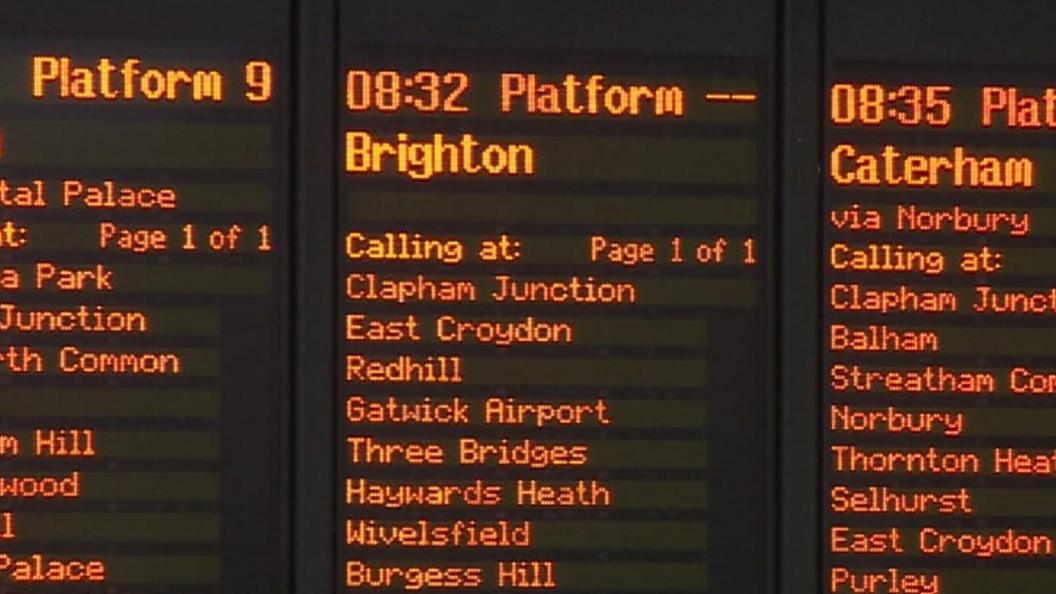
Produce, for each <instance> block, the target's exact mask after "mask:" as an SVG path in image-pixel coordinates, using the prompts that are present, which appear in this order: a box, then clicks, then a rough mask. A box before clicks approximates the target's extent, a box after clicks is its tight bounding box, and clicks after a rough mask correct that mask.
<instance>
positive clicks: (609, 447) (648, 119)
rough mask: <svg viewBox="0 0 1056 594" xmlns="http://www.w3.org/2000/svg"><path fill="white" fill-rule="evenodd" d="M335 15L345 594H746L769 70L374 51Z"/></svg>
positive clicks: (762, 471) (763, 426)
mask: <svg viewBox="0 0 1056 594" xmlns="http://www.w3.org/2000/svg"><path fill="white" fill-rule="evenodd" d="M354 6H355V3H347V4H342V5H341V8H342V19H343V21H342V28H341V30H340V31H339V35H340V42H341V44H340V48H341V50H340V62H339V63H340V78H339V84H338V89H339V93H340V112H341V115H340V117H339V118H338V122H339V141H338V144H339V146H340V149H339V150H340V152H341V155H342V160H341V162H340V163H339V170H340V182H339V185H338V188H339V192H338V200H339V213H340V218H339V225H338V228H339V233H340V236H339V241H340V243H339V245H338V246H337V247H338V250H339V256H340V257H339V262H340V263H339V266H338V270H339V275H340V276H339V279H340V282H339V283H338V287H337V288H338V291H339V293H340V305H339V307H338V314H339V318H338V324H337V331H338V338H339V340H340V342H339V344H340V345H341V348H340V350H339V356H340V358H339V366H338V369H339V375H340V382H339V384H338V389H337V393H338V401H337V404H338V407H337V408H338V413H339V416H338V420H339V426H338V431H337V443H338V445H337V447H338V451H339V452H340V455H339V457H338V472H337V485H338V492H339V501H338V514H337V522H338V531H337V534H338V559H339V560H340V561H341V566H340V569H339V585H340V587H341V588H342V589H347V590H359V589H363V588H376V589H394V590H397V589H399V590H406V589H411V590H413V589H418V588H422V587H431V588H448V589H455V590H466V591H468V590H475V591H495V590H504V589H511V588H512V589H549V590H556V591H596V592H607V591H612V590H616V589H618V590H621V591H634V592H658V591H672V590H675V591H693V590H708V591H720V592H721V591H731V590H736V591H740V592H762V591H763V584H764V583H765V579H764V578H765V575H764V574H761V573H754V574H753V573H745V572H743V570H742V569H741V568H746V567H764V566H765V565H766V563H767V562H768V552H767V544H766V541H765V539H759V538H758V537H757V535H758V534H761V533H763V532H764V531H765V529H766V524H765V522H766V518H767V517H768V513H769V511H768V497H769V495H768V489H769V488H770V480H769V478H768V477H769V474H770V472H771V471H770V459H769V456H770V452H769V450H768V447H769V444H768V439H767V437H766V435H767V434H768V423H769V422H770V417H769V413H768V408H769V402H770V400H771V398H770V394H771V390H772V385H771V381H770V376H769V373H771V372H772V369H773V362H772V360H771V355H770V354H769V353H768V350H767V348H766V345H767V340H768V324H767V322H768V321H769V320H770V319H772V317H773V312H772V310H771V306H772V288H771V287H772V286H771V282H770V277H771V273H770V270H771V258H772V249H773V246H772V243H771V232H770V228H771V224H772V220H773V219H772V210H773V200H772V183H773V181H772V176H771V175H770V174H769V173H768V172H769V171H770V167H769V164H770V163H771V162H772V157H771V150H772V148H771V147H772V136H773V132H772V130H773V120H772V118H771V117H770V115H769V114H770V112H771V107H770V106H771V101H772V92H771V88H772V87H771V76H772V70H771V69H772V66H771V64H770V62H769V58H768V54H767V49H766V48H765V47H764V48H757V50H756V51H757V52H758V53H756V54H753V53H752V52H749V51H746V52H745V55H738V56H731V55H722V54H721V53H717V52H716V53H711V54H709V53H706V52H705V51H703V50H701V51H700V52H699V53H697V52H694V53H687V54H685V55H677V56H669V55H656V53H655V52H652V53H648V52H647V53H637V54H636V53H626V52H614V51H612V48H609V47H606V46H602V45H596V46H593V45H589V46H588V45H585V46H584V47H582V49H579V50H578V51H565V52H555V51H552V49H551V50H549V51H548V48H547V47H546V43H545V37H546V31H545V29H543V28H542V27H539V28H538V29H537V30H532V31H528V30H526V29H529V28H530V27H532V26H533V25H532V24H530V23H529V24H522V26H521V28H520V34H521V35H523V36H526V37H531V36H532V35H538V36H540V39H538V40H536V42H535V43H529V44H521V43H517V42H507V43H501V44H500V45H499V47H496V48H493V49H492V50H491V51H488V52H481V51H478V50H467V49H459V48H452V47H444V44H443V42H442V41H441V43H440V45H439V46H437V45H433V46H416V45H403V44H401V45H398V46H393V45H383V44H382V43H381V41H382V40H384V39H386V38H387V37H391V36H393V35H395V34H396V33H394V30H390V29H389V27H391V26H392V24H393V23H395V22H397V21H398V18H397V16H398V14H397V11H396V10H395V9H393V10H374V11H369V10H368V11H364V10H355V9H353V7H354ZM428 10H429V13H430V15H432V16H433V17H435V18H437V19H440V21H441V22H438V23H437V24H436V26H438V27H441V28H443V27H445V26H446V21H448V20H451V19H450V18H449V17H445V16H444V15H443V14H442V12H441V11H440V10H438V7H430V8H429V9H428ZM478 18H479V20H480V21H481V23H482V24H483V23H484V22H485V18H484V16H479V17H478ZM363 30H367V31H373V32H372V33H370V34H369V37H368V38H366V39H365V38H364V36H363V35H362V34H357V33H359V32H360V31H363ZM422 41H423V42H424V41H428V40H425V39H423V40H422ZM369 42H375V43H373V44H372V43H369ZM726 53H727V54H729V52H726Z"/></svg>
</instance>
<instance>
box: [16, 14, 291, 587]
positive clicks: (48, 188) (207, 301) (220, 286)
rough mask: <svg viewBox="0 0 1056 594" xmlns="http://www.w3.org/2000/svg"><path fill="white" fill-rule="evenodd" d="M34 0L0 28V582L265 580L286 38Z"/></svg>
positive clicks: (275, 407)
mask: <svg viewBox="0 0 1056 594" xmlns="http://www.w3.org/2000/svg"><path fill="white" fill-rule="evenodd" d="M33 4H34V6H35V7H36V8H35V9H34V10H31V11H28V10H27V11H26V12H25V14H21V15H19V17H18V18H17V19H14V20H11V19H6V20H4V22H3V24H2V25H0V29H2V34H0V81H2V84H0V213H2V214H0V219H2V222H0V227H2V231H0V236H2V239H0V336H2V338H3V343H2V344H0V526H2V528H0V583H2V584H3V590H4V591H5V592H20V593H32V592H74V591H76V592H114V593H122V592H136V593H146V592H159V593H160V592H181V593H203V594H204V593H220V592H250V591H252V592H279V591H280V589H279V587H280V586H281V583H280V582H279V581H278V580H277V579H276V577H278V576H281V575H283V573H284V572H285V569H284V568H283V567H282V566H281V565H280V564H282V563H283V560H282V559H283V553H282V546H283V545H282V541H281V535H282V532H281V530H282V527H283V524H284V523H285V520H284V517H285V513H286V512H285V510H284V508H283V507H282V506H283V505H284V499H285V495H284V489H285V488H284V486H283V480H284V479H283V474H282V466H281V463H282V460H283V453H282V448H283V447H284V446H283V439H284V437H283V435H284V432H283V427H282V421H281V415H282V414H283V407H284V406H285V402H286V392H287V388H286V387H284V386H285V382H286V381H287V379H286V378H287V375H288V372H287V365H286V363H285V360H284V356H283V354H282V353H283V352H284V349H285V348H286V347H285V346H283V344H282V341H283V340H284V339H285V335H286V326H287V324H288V322H286V321H285V320H286V318H287V316H288V314H287V313H286V312H285V310H284V307H285V298H284V297H282V295H283V291H284V289H283V283H284V278H283V275H284V274H285V273H284V270H285V266H284V264H283V262H284V258H286V254H287V250H286V248H285V246H286V240H284V239H283V238H284V236H285V234H286V233H287V231H288V222H287V219H286V212H287V208H286V206H285V203H286V199H287V196H288V194H287V187H288V173H287V172H288V164H287V163H288V154H287V149H286V146H287V143H288V140H287V134H286V120H287V118H286V112H285V108H284V102H285V99H284V96H285V92H284V91H283V84H284V82H283V81H284V80H288V79H287V78H286V76H287V75H286V71H285V68H286V51H287V50H286V36H285V34H284V33H283V35H282V36H281V37H274V36H272V37H269V36H268V33H266V31H267V30H268V28H269V27H270V30H271V31H272V33H271V35H274V33H275V31H276V28H275V26H274V25H267V23H266V22H265V21H262V22H261V23H259V27H260V28H258V29H257V30H251V29H249V28H247V27H241V26H238V22H239V21H238V19H237V17H238V15H237V14H236V13H229V12H228V11H225V10H216V9H215V8H213V7H212V6H210V5H208V4H206V3H197V5H195V4H194V3H182V5H181V6H180V7H179V10H178V11H177V10H174V8H176V7H174V6H168V7H151V8H150V9H149V10H147V9H145V8H138V9H137V8H134V7H128V6H126V5H125V4H124V3H120V6H118V5H117V4H118V3H109V4H108V3H105V2H99V3H94V2H93V3H87V4H90V5H91V9H90V10H89V9H87V8H72V9H71V7H69V6H67V5H66V3H56V4H62V6H58V5H56V6H51V7H49V6H47V3H33ZM272 4H275V5H276V6H273V8H280V7H279V6H278V4H280V3H272ZM117 9H120V10H119V11H118V10H117ZM118 12H119V14H120V16H121V18H119V19H116V20H115V19H114V18H113V17H114V15H115V13H118ZM158 19H160V20H161V21H162V25H161V26H158V24H157V20H158ZM219 31H222V32H223V34H222V36H220V35H217V33H218V32H219ZM247 559H253V560H254V562H253V563H252V564H250V563H246V560H247ZM261 567H268V568H269V569H268V570H267V571H261V569H260V568H261Z"/></svg>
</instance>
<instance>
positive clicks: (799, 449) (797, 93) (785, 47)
mask: <svg viewBox="0 0 1056 594" xmlns="http://www.w3.org/2000/svg"><path fill="white" fill-rule="evenodd" d="M781 4H782V6H781V8H780V9H781V11H782V14H783V17H782V18H781V19H780V20H779V23H780V29H781V31H780V35H781V36H782V43H781V48H780V50H781V51H780V52H779V56H780V64H781V66H780V75H781V80H780V85H781V92H780V96H781V99H782V105H781V114H780V118H779V126H780V132H779V134H778V138H779V142H780V144H779V150H780V151H781V154H780V158H779V161H780V162H781V166H780V168H779V171H780V175H781V204H780V208H779V212H780V224H781V240H782V250H781V258H780V263H779V269H780V271H781V272H780V277H781V281H780V285H779V286H780V289H779V293H778V300H779V304H780V305H779V307H780V312H781V314H780V320H781V322H780V323H781V329H780V334H779V335H780V337H781V338H780V344H779V345H778V347H779V348H780V354H779V357H778V359H779V361H780V366H781V371H780V377H781V391H780V394H781V396H780V397H781V402H780V406H779V410H780V413H779V414H780V416H781V417H780V418H781V423H780V428H781V435H780V437H779V440H780V455H779V458H778V463H779V466H780V468H781V473H780V474H781V478H780V480H781V485H780V488H779V494H780V495H779V498H778V500H779V506H780V511H779V514H778V515H779V524H778V526H779V528H778V538H779V541H780V546H779V547H778V548H779V567H778V570H779V586H778V587H779V591H780V592H781V593H782V594H804V593H806V592H820V591H821V590H820V588H821V587H822V580H821V576H820V567H821V565H820V551H821V542H822V540H821V533H820V529H819V526H820V523H819V514H820V507H821V505H822V499H821V495H822V493H821V492H820V474H819V473H820V467H819V464H820V460H821V457H820V450H819V449H818V448H819V443H820V439H819V430H820V425H819V420H818V419H819V416H818V415H819V411H820V409H819V406H818V403H819V402H820V393H819V381H820V377H821V375H820V368H819V354H820V351H819V348H820V342H819V336H820V335H819V326H818V324H819V320H820V318H819V311H820V303H821V300H820V291H821V285H820V278H821V277H820V274H821V271H820V266H819V263H820V258H821V255H820V254H821V251H820V250H821V244H820V241H821V240H820V232H821V230H820V228H819V224H820V221H821V220H822V218H821V211H820V208H821V200H820V193H819V192H820V186H819V183H820V170H819V166H820V163H821V161H820V152H819V150H820V129H821V128H820V126H821V120H820V113H821V108H820V105H821V100H822V96H821V94H820V88H821V87H820V85H821V74H822V72H821V68H820V64H821V61H822V53H821V52H822V51H823V41H822V36H823V33H824V31H823V28H822V27H823V13H822V8H823V7H822V0H789V1H787V2H782V3H781Z"/></svg>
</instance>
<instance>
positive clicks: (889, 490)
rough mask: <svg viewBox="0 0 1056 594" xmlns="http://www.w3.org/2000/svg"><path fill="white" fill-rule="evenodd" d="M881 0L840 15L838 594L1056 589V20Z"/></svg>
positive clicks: (828, 240)
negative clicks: (919, 27)
mask: <svg viewBox="0 0 1056 594" xmlns="http://www.w3.org/2000/svg"><path fill="white" fill-rule="evenodd" d="M830 4H832V3H830ZM865 4H867V3H862V2H850V3H844V4H843V5H841V6H839V7H830V8H829V12H828V21H827V24H826V26H827V27H828V30H829V31H831V33H830V38H829V41H830V43H829V46H828V48H827V54H826V56H825V57H826V62H825V63H826V70H825V91H826V96H827V97H826V100H825V105H824V111H823V117H824V120H825V123H824V126H825V136H824V171H825V180H824V181H823V186H824V188H825V191H824V193H825V201H824V212H823V214H824V222H823V225H824V229H825V231H824V250H825V254H824V261H825V274H824V283H823V287H822V289H823V292H822V295H821V298H822V303H823V310H824V313H823V315H822V318H823V320H824V334H823V339H822V340H823V344H824V346H825V351H826V355H825V357H824V359H823V360H824V379H823V385H824V403H825V406H824V408H823V411H822V417H823V421H822V425H823V431H824V432H825V439H824V442H823V443H824V448H823V460H824V462H823V468H824V489H825V492H824V494H823V502H824V508H825V511H826V513H825V515H824V535H823V538H824V544H825V549H824V550H825V563H824V566H825V569H824V575H823V580H824V582H825V583H826V591H829V592H834V593H837V592H871V593H889V592H890V593H894V592H904V593H910V592H920V593H925V592H926V593H940V592H941V593H944V594H982V593H984V592H1017V593H1032V592H1036V593H1041V592H1052V591H1053V590H1054V589H1056V572H1054V571H1053V567H1054V566H1053V556H1054V554H1056V542H1054V538H1056V523H1054V522H1056V514H1054V513H1053V509H1054V508H1053V503H1054V501H1056V497H1054V492H1053V491H1052V479H1053V476H1054V473H1056V463H1054V461H1056V453H1054V450H1053V438H1054V436H1056V417H1054V416H1053V414H1054V413H1053V409H1052V407H1053V404H1052V396H1053V394H1056V381H1054V380H1056V372H1054V364H1056V360H1054V356H1056V350H1054V344H1056V343H1054V341H1053V336H1054V334H1053V327H1052V322H1051V321H1050V319H1051V317H1052V315H1053V313H1054V312H1056V289H1054V286H1053V281H1052V278H1053V274H1054V272H1056V266H1054V262H1056V259H1054V255H1056V253H1054V252H1053V251H1052V245H1053V243H1052V234H1053V229H1054V226H1053V225H1054V221H1056V219H1054V213H1056V211H1054V210H1053V206H1054V202H1053V196H1054V194H1053V193H1054V191H1056V182H1054V181H1053V180H1054V179H1056V178H1054V176H1053V154H1054V153H1053V149H1054V148H1056V139H1054V137H1053V135H1052V129H1053V127H1054V126H1056V111H1054V109H1056V90H1054V89H1053V87H1052V84H1053V77H1052V64H1051V48H1052V44H1051V38H1050V36H1049V35H1048V28H1049V27H1051V23H1052V19H1051V17H1046V13H1045V11H1043V10H1042V8H1043V7H1041V6H1040V5H1034V4H1031V3H1024V5H1023V6H1020V7H1017V8H1018V10H1017V11H1016V13H1015V16H1014V17H1013V18H1014V19H1015V20H1016V22H1017V23H1018V24H1017V25H1015V26H1014V29H1015V31H1016V32H1015V33H1014V34H1012V35H1010V37H1009V38H1005V39H993V38H991V39H987V38H986V35H985V32H986V31H989V30H991V27H992V21H993V20H994V19H997V18H1000V17H1001V16H1003V15H1004V14H1005V8H1006V7H1004V6H1002V7H1000V8H999V7H998V6H997V5H988V6H987V7H985V9H984V10H982V11H979V12H972V11H966V13H965V14H963V15H957V14H955V13H956V12H958V10H957V9H955V8H954V5H953V4H951V3H937V5H936V6H934V7H930V8H928V9H925V10H923V11H921V13H920V14H919V18H920V20H921V22H922V23H926V25H925V26H926V27H927V28H928V30H927V34H926V35H924V36H922V37H921V40H920V41H917V42H915V43H913V44H906V43H905V40H904V38H896V37H899V36H896V35H894V34H893V33H892V32H893V31H894V30H897V29H899V28H900V25H901V23H902V22H903V19H904V18H905V13H903V12H901V11H902V10H903V9H907V8H909V5H908V3H894V4H893V5H892V6H887V7H883V8H876V7H873V8H870V7H867V6H865ZM958 8H959V5H958ZM977 8H984V7H977ZM1045 8H1048V7H1045ZM1035 19H1036V20H1035ZM1029 22H1033V23H1034V24H1031V25H1028V24H1026V23H1029ZM866 23H868V24H866ZM902 33H903V34H904V33H905V31H903V32H902ZM1009 33H1011V31H1010V32H1009ZM1040 50H1047V51H1040Z"/></svg>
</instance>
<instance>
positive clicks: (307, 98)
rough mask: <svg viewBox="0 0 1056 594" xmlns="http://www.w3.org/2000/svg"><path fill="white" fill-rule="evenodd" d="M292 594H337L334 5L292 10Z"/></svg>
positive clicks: (315, 2) (315, 0)
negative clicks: (293, 213)
mask: <svg viewBox="0 0 1056 594" xmlns="http://www.w3.org/2000/svg"><path fill="white" fill-rule="evenodd" d="M295 6H296V8H295V11H296V12H295V15H294V28H295V32H294V44H293V47H294V55H295V63H296V66H295V68H296V71H297V72H296V76H295V78H294V86H295V93H294V97H295V99H294V114H295V117H294V126H293V134H292V136H293V138H294V139H295V142H296V150H295V151H294V154H295V155H296V162H295V167H294V183H293V189H294V196H293V201H294V204H295V208H294V212H295V221H294V225H293V227H294V228H295V229H296V230H297V231H296V233H295V237H294V242H295V257H294V263H295V264H294V268H295V274H294V275H293V277H294V282H295V287H296V288H295V292H294V295H295V307H294V320H295V324H294V337H295V340H296V345H295V347H294V348H293V349H292V350H293V353H294V355H293V356H294V362H295V370H296V374H295V390H294V402H293V413H294V414H293V418H294V435H295V439H294V468H293V480H294V484H293V533H294V538H293V547H292V553H293V563H294V572H293V573H294V577H293V592H294V593H296V594H325V593H327V592H333V591H334V575H335V569H336V566H335V563H336V559H335V549H334V518H333V513H334V509H335V504H336V502H335V499H334V497H335V493H334V489H333V485H334V484H335V483H334V468H335V461H334V456H335V453H334V447H333V441H334V440H333V432H334V419H333V410H334V405H333V398H334V390H335V385H334V379H335V376H334V374H335V373H336V372H335V354H334V353H335V350H334V331H333V328H334V324H335V323H336V321H335V308H336V305H335V290H336V288H335V280H334V279H335V276H334V275H335V270H336V261H335V260H334V245H335V243H334V242H335V239H334V237H335V235H334V233H335V228H336V224H337V222H336V200H335V183H336V180H335V162H336V161H335V159H336V156H335V155H336V150H337V146H336V143H335V134H334V130H335V99H334V98H335V96H336V95H335V84H334V76H335V68H336V64H335V55H336V49H335V48H336V43H337V40H336V22H337V6H336V2H335V0H312V1H311V2H295Z"/></svg>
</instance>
